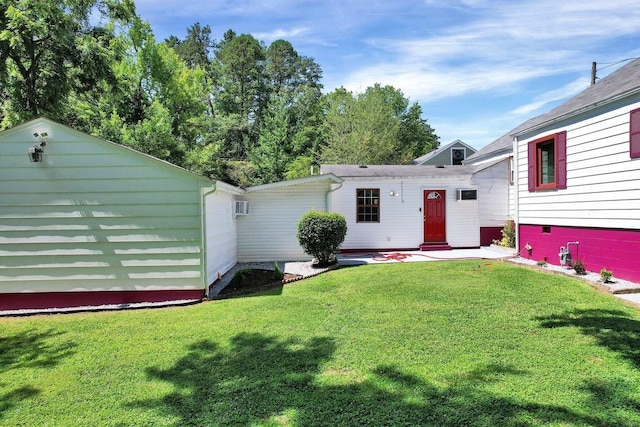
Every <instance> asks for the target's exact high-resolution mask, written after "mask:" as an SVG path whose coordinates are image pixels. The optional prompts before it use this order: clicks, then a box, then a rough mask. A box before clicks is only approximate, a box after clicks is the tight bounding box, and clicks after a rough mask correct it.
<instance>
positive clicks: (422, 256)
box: [338, 247, 514, 266]
mask: <svg viewBox="0 0 640 427" xmlns="http://www.w3.org/2000/svg"><path fill="white" fill-rule="evenodd" d="M513 256H514V255H513V254H510V253H507V252H501V251H496V250H493V249H489V248H486V247H481V248H477V249H452V250H449V251H399V252H367V253H361V254H360V253H355V254H340V255H338V264H340V265H345V266H350V265H362V264H381V263H389V262H428V261H451V260H460V259H502V258H509V257H513Z"/></svg>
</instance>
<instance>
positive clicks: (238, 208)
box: [233, 200, 249, 215]
mask: <svg viewBox="0 0 640 427" xmlns="http://www.w3.org/2000/svg"><path fill="white" fill-rule="evenodd" d="M233 213H234V214H236V215H249V202H248V201H246V200H234V202H233Z"/></svg>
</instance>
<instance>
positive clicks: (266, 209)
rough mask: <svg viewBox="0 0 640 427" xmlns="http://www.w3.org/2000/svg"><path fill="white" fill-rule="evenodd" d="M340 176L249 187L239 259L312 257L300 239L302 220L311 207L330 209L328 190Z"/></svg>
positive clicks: (240, 226)
mask: <svg viewBox="0 0 640 427" xmlns="http://www.w3.org/2000/svg"><path fill="white" fill-rule="evenodd" d="M340 182H342V180H341V179H339V178H338V177H336V176H334V175H331V174H325V175H314V176H310V177H306V178H299V179H294V180H290V181H281V182H275V183H272V184H265V185H259V186H255V187H248V188H247V189H246V190H245V191H244V192H243V194H242V196H241V197H239V198H238V200H242V201H245V202H246V205H245V208H244V209H245V210H244V211H243V212H242V214H241V215H238V216H237V235H238V261H239V262H250V261H302V260H309V258H310V257H309V255H307V254H305V253H304V251H303V250H302V247H301V246H300V244H299V243H298V237H297V232H298V222H299V221H300V219H301V218H302V216H303V215H304V214H305V213H307V212H309V211H310V210H316V211H328V210H329V209H328V202H329V201H328V194H329V192H330V191H331V186H332V185H333V184H339V183H340Z"/></svg>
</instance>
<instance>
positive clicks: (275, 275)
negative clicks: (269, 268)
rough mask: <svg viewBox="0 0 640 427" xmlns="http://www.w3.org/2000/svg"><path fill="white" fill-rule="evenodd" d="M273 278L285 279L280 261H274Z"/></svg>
mask: <svg viewBox="0 0 640 427" xmlns="http://www.w3.org/2000/svg"><path fill="white" fill-rule="evenodd" d="M273 278H274V279H275V280H282V279H284V273H283V272H282V269H281V268H280V265H279V264H278V261H274V263H273Z"/></svg>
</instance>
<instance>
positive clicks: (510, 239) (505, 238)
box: [493, 219, 516, 248]
mask: <svg viewBox="0 0 640 427" xmlns="http://www.w3.org/2000/svg"><path fill="white" fill-rule="evenodd" d="M500 233H502V239H500V240H494V241H493V243H494V244H496V245H500V246H504V247H507V248H515V247H516V224H515V222H513V220H512V219H508V220H507V222H506V223H505V224H504V227H503V228H502V230H500Z"/></svg>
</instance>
